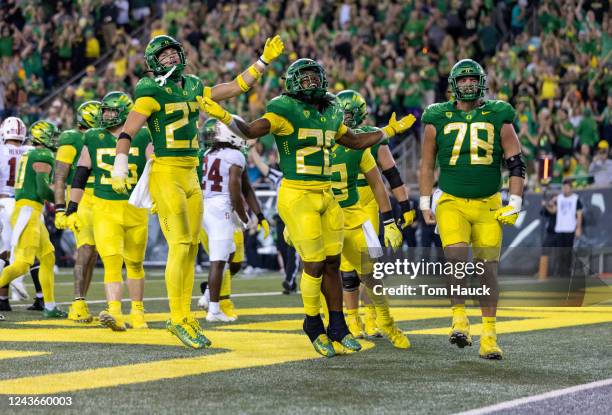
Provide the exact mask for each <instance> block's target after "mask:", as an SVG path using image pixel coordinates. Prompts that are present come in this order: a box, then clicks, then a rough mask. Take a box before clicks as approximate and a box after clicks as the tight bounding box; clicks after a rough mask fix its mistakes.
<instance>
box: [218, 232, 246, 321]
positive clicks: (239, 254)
mask: <svg viewBox="0 0 612 415" xmlns="http://www.w3.org/2000/svg"><path fill="white" fill-rule="evenodd" d="M234 246H235V250H234V253H233V254H232V255H231V256H230V260H229V267H227V268H226V269H225V271H223V280H222V281H221V290H220V291H219V307H220V308H221V311H222V312H223V313H224V314H225V315H226V316H228V317H229V318H231V319H234V321H235V320H236V319H237V318H238V315H237V314H236V311H235V309H234V302H233V301H232V299H231V298H230V296H231V295H232V278H233V277H234V275H236V274H238V272H240V268H241V267H242V261H244V233H243V231H242V228H241V227H240V228H239V227H236V228H234Z"/></svg>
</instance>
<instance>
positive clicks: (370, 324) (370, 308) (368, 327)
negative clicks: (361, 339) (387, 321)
mask: <svg viewBox="0 0 612 415" xmlns="http://www.w3.org/2000/svg"><path fill="white" fill-rule="evenodd" d="M359 296H360V298H361V302H362V304H363V308H364V310H365V312H364V318H363V331H364V332H365V335H366V337H382V334H381V333H380V330H379V329H378V326H377V325H376V307H375V306H374V303H372V300H370V296H368V291H367V290H366V289H365V286H364V285H363V284H361V286H360V287H359Z"/></svg>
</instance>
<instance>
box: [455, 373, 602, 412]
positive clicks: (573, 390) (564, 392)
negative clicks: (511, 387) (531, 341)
mask: <svg viewBox="0 0 612 415" xmlns="http://www.w3.org/2000/svg"><path fill="white" fill-rule="evenodd" d="M608 385H612V378H610V379H603V380H598V381H595V382H591V383H585V384H583V385H576V386H570V387H569V388H564V389H557V390H553V391H550V392H546V393H542V394H539V395H533V396H526V397H523V398H518V399H513V400H511V401H506V402H501V403H498V404H495V405H491V406H485V407H482V408H478V409H472V410H470V411H465V412H460V413H458V414H457V415H482V414H490V413H493V412H496V411H502V410H504V409H511V408H516V407H517V406H521V405H525V404H528V403H532V402H540V401H544V400H546V399H551V398H558V397H559V396H563V395H570V394H572V393H576V392H581V391H584V390H589V389H596V388H601V387H603V386H608Z"/></svg>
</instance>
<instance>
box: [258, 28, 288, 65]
mask: <svg viewBox="0 0 612 415" xmlns="http://www.w3.org/2000/svg"><path fill="white" fill-rule="evenodd" d="M283 50H285V45H284V44H283V41H282V39H281V38H280V36H279V35H276V36H274V37H273V38H268V39H266V45H265V46H264V50H263V54H262V55H261V56H260V57H259V59H261V61H262V62H263V63H265V64H266V65H267V64H269V63H270V62H272V61H273V60H275V59H276V58H278V57H279V56H280V55H282V54H283Z"/></svg>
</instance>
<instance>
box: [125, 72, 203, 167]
mask: <svg viewBox="0 0 612 415" xmlns="http://www.w3.org/2000/svg"><path fill="white" fill-rule="evenodd" d="M182 80H183V85H182V86H181V85H180V84H177V83H175V82H173V81H172V80H170V79H168V80H167V81H166V85H164V86H160V85H159V84H158V83H157V82H155V80H154V79H152V78H142V79H141V80H140V81H138V84H136V89H135V91H134V100H135V101H136V100H138V98H141V97H151V98H153V99H154V100H155V101H156V102H157V103H158V104H159V107H160V108H159V110H158V111H155V112H153V113H152V114H151V115H150V116H149V118H148V119H147V124H148V126H149V131H150V132H151V137H152V139H153V146H154V147H155V156H156V157H186V156H189V157H197V153H198V147H199V143H198V118H199V117H200V105H199V104H198V102H197V100H196V97H197V96H202V95H203V94H204V86H203V85H202V82H201V81H200V79H199V78H198V77H197V76H195V75H183V76H182Z"/></svg>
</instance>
